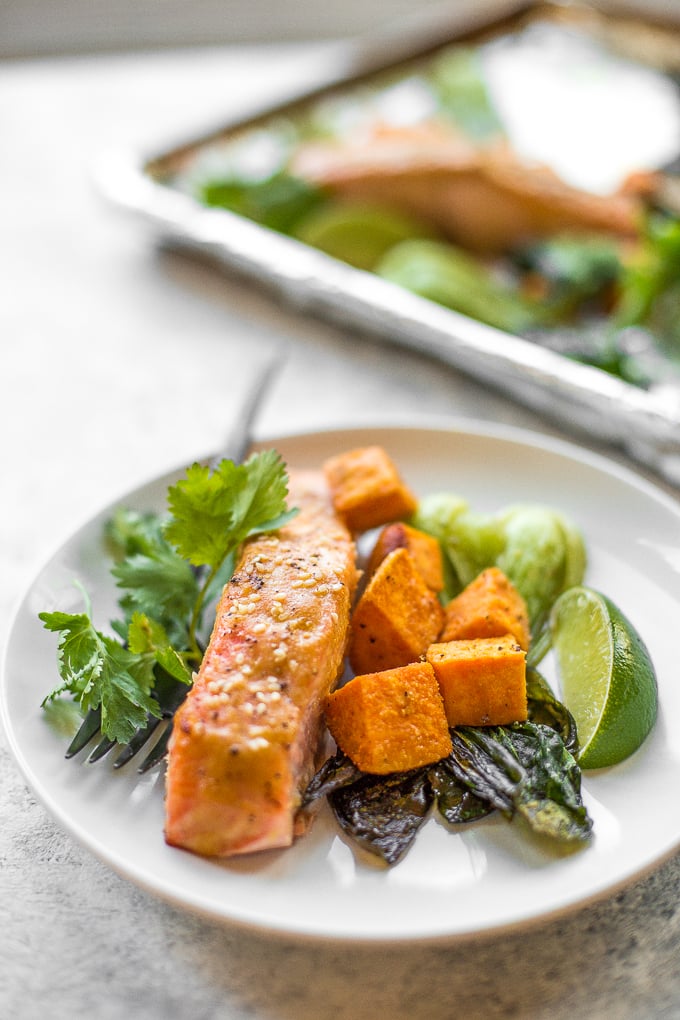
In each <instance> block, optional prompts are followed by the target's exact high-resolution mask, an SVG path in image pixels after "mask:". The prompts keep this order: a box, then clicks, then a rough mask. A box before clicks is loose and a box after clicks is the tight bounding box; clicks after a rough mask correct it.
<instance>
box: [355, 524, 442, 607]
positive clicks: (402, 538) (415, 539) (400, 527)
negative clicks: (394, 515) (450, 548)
mask: <svg viewBox="0 0 680 1020" xmlns="http://www.w3.org/2000/svg"><path fill="white" fill-rule="evenodd" d="M395 549H406V550H408V552H410V554H411V556H412V557H413V562H414V563H415V565H416V567H417V569H418V571H419V572H420V573H421V574H422V576H423V580H424V581H425V584H426V585H427V587H428V588H431V589H432V591H436V592H440V591H441V590H442V588H443V587H444V568H443V566H442V551H441V547H440V545H439V542H438V541H437V539H436V538H434V536H433V535H428V534H426V533H425V532H424V531H419V530H418V529H417V528H412V527H411V525H410V524H404V522H403V521H393V522H392V523H391V524H386V525H385V527H384V528H383V529H382V531H381V532H380V534H379V535H378V538H377V539H376V543H375V545H374V546H373V551H372V553H371V555H370V557H369V560H368V564H367V569H368V572H369V574H373V573H374V572H375V571H376V570H377V568H378V564H379V563H381V562H382V560H384V559H385V557H386V556H387V554H388V553H391V552H393V551H394V550H395Z"/></svg>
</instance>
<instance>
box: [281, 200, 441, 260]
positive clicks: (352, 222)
mask: <svg viewBox="0 0 680 1020" xmlns="http://www.w3.org/2000/svg"><path fill="white" fill-rule="evenodd" d="M294 233H295V236H296V237H297V238H298V239H299V240H300V241H304V242H305V244H309V245H311V246H312V247H314V248H320V249H321V251H324V252H326V254H327V255H332V256H333V257H334V258H336V259H341V260H342V261H343V262H349V263H350V265H352V266H355V267H356V268H357V269H373V267H374V266H375V265H376V263H377V262H378V261H379V260H380V259H381V258H382V257H383V255H384V254H385V252H386V251H388V250H389V249H390V248H392V247H393V246H394V245H395V244H398V243H400V242H401V241H405V240H406V239H407V238H412V237H427V236H430V235H431V233H432V231H431V228H429V227H425V226H423V224H422V223H419V222H417V221H415V220H413V219H411V217H409V216H406V215H404V214H403V213H399V212H395V211H394V210H392V209H385V208H382V207H380V206H373V205H363V204H360V203H351V202H331V203H329V204H327V205H324V206H321V208H319V209H315V210H314V211H313V212H311V213H310V214H309V215H308V216H306V217H305V218H304V219H303V220H302V221H300V222H299V223H298V224H297V226H296V228H295V231H294Z"/></svg>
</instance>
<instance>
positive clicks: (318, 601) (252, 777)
mask: <svg viewBox="0 0 680 1020" xmlns="http://www.w3.org/2000/svg"><path fill="white" fill-rule="evenodd" d="M289 477H290V485H289V493H290V496H289V501H290V505H291V506H295V507H298V508H299V513H298V514H297V515H296V516H295V517H294V518H293V519H292V520H291V521H290V522H289V523H288V524H287V525H285V526H284V527H282V528H281V529H280V530H279V531H278V532H275V533H273V534H271V535H264V536H257V537H255V538H253V539H251V540H250V541H248V542H247V543H246V545H245V546H244V549H243V553H242V555H241V558H240V561H239V563H238V565H237V567H236V570H235V572H234V575H233V577H232V578H231V580H230V581H229V582H228V583H227V584H226V585H225V588H224V591H223V594H222V597H221V599H220V602H219V605H218V608H217V614H216V620H215V625H214V628H213V632H212V636H211V638H210V642H209V644H208V647H207V649H206V652H205V656H204V658H203V662H202V664H201V667H200V669H199V671H198V673H197V675H196V677H195V679H194V684H193V687H192V688H191V690H190V691H189V694H188V696H187V698H186V700H185V702H184V704H183V705H182V706H181V708H180V709H179V710H178V711H177V713H176V715H175V719H174V723H173V732H172V736H171V739H170V745H169V752H168V767H167V774H166V803H165V810H166V822H165V838H166V841H167V842H168V843H170V844H171V845H173V846H177V847H183V848H185V849H187V850H191V851H193V852H195V853H198V854H203V855H206V856H216V857H228V856H231V855H233V854H243V853H249V852H251V851H255V850H264V849H272V848H276V847H286V846H289V845H290V844H291V843H292V842H293V839H294V838H295V836H296V835H298V834H300V832H301V831H303V830H304V828H305V825H306V822H305V821H304V820H303V819H302V818H298V817H297V810H298V807H299V804H300V800H301V794H302V792H303V791H304V789H305V787H306V785H307V783H308V782H309V780H310V778H311V776H312V774H313V772H314V769H315V764H316V762H315V757H316V751H317V747H318V744H319V740H320V737H321V733H322V722H323V704H324V699H325V698H326V696H327V695H328V693H329V692H330V690H331V689H332V688H333V687H334V685H335V683H336V681H337V679H338V677H339V675H340V674H341V672H342V669H343V661H344V655H345V646H346V640H347V633H348V624H349V615H350V608H351V604H352V599H353V596H354V590H355V587H356V582H357V576H358V574H357V569H356V550H355V546H354V543H353V541H352V538H351V536H350V534H349V532H348V530H347V529H346V527H345V526H344V524H342V523H341V521H340V520H339V519H338V517H337V516H336V515H335V513H334V511H333V508H332V503H331V498H330V494H329V491H328V488H327V485H326V482H325V480H324V478H323V475H322V474H321V473H317V472H295V471H291V472H290V476H289Z"/></svg>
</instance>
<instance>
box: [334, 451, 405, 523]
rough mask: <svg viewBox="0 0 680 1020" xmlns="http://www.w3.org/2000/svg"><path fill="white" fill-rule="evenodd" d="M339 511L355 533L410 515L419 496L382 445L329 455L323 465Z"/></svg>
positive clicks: (335, 505)
mask: <svg viewBox="0 0 680 1020" xmlns="http://www.w3.org/2000/svg"><path fill="white" fill-rule="evenodd" d="M323 469H324V474H325V476H326V481H327V482H328V486H329V488H330V490H331V495H332V497H333V505H334V507H335V511H336V513H337V514H338V515H339V516H340V517H342V519H343V520H344V522H345V524H346V525H347V527H348V528H349V529H350V531H353V532H354V533H355V534H356V533H358V532H361V531H368V530H369V529H370V528H377V527H379V526H380V525H381V524H387V522H388V521H394V520H398V519H399V518H402V517H410V515H411V514H412V513H413V512H414V510H415V508H416V499H415V496H414V495H413V493H412V492H411V490H410V489H409V488H408V487H407V486H406V485H405V484H404V482H403V481H402V479H401V477H400V475H399V472H398V471H397V468H396V466H395V464H394V462H393V461H392V459H391V457H390V456H389V454H388V453H387V452H386V451H385V450H384V449H383V448H382V446H365V447H360V448H358V449H356V450H348V451H347V452H346V453H341V454H338V456H337V457H331V458H329V459H328V460H327V461H326V462H325V463H324V466H323Z"/></svg>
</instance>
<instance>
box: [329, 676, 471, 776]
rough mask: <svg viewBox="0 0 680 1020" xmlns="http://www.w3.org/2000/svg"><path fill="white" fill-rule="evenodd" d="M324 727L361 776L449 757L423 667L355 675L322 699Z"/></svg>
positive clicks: (433, 689)
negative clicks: (325, 726) (365, 773)
mask: <svg viewBox="0 0 680 1020" xmlns="http://www.w3.org/2000/svg"><path fill="white" fill-rule="evenodd" d="M326 722H327V724H328V728H329V730H330V732H331V734H332V736H333V738H334V739H335V742H336V743H337V745H338V747H340V748H341V749H342V750H343V751H344V752H345V754H346V755H348V756H349V757H350V758H351V759H352V761H353V762H354V764H355V765H358V767H359V768H360V769H361V770H362V771H363V772H374V773H378V774H379V775H384V774H386V773H388V772H401V771H405V770H407V769H415V768H419V767H420V766H421V765H429V764H430V762H434V761H439V759H440V758H444V757H446V755H447V754H450V753H451V736H450V734H449V727H448V723H447V721H446V715H445V713H444V704H443V702H442V696H441V694H440V691H439V685H438V684H437V679H436V677H435V674H434V670H433V669H432V666H430V665H429V663H427V662H414V663H411V664H410V665H408V666H401V667H399V668H398V669H388V670H385V671H383V672H380V673H369V674H365V675H362V676H355V677H354V679H352V680H350V681H349V682H348V683H347V684H345V686H344V687H341V688H340V689H339V690H338V691H335V692H334V693H333V694H330V695H329V696H328V698H327V699H326Z"/></svg>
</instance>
